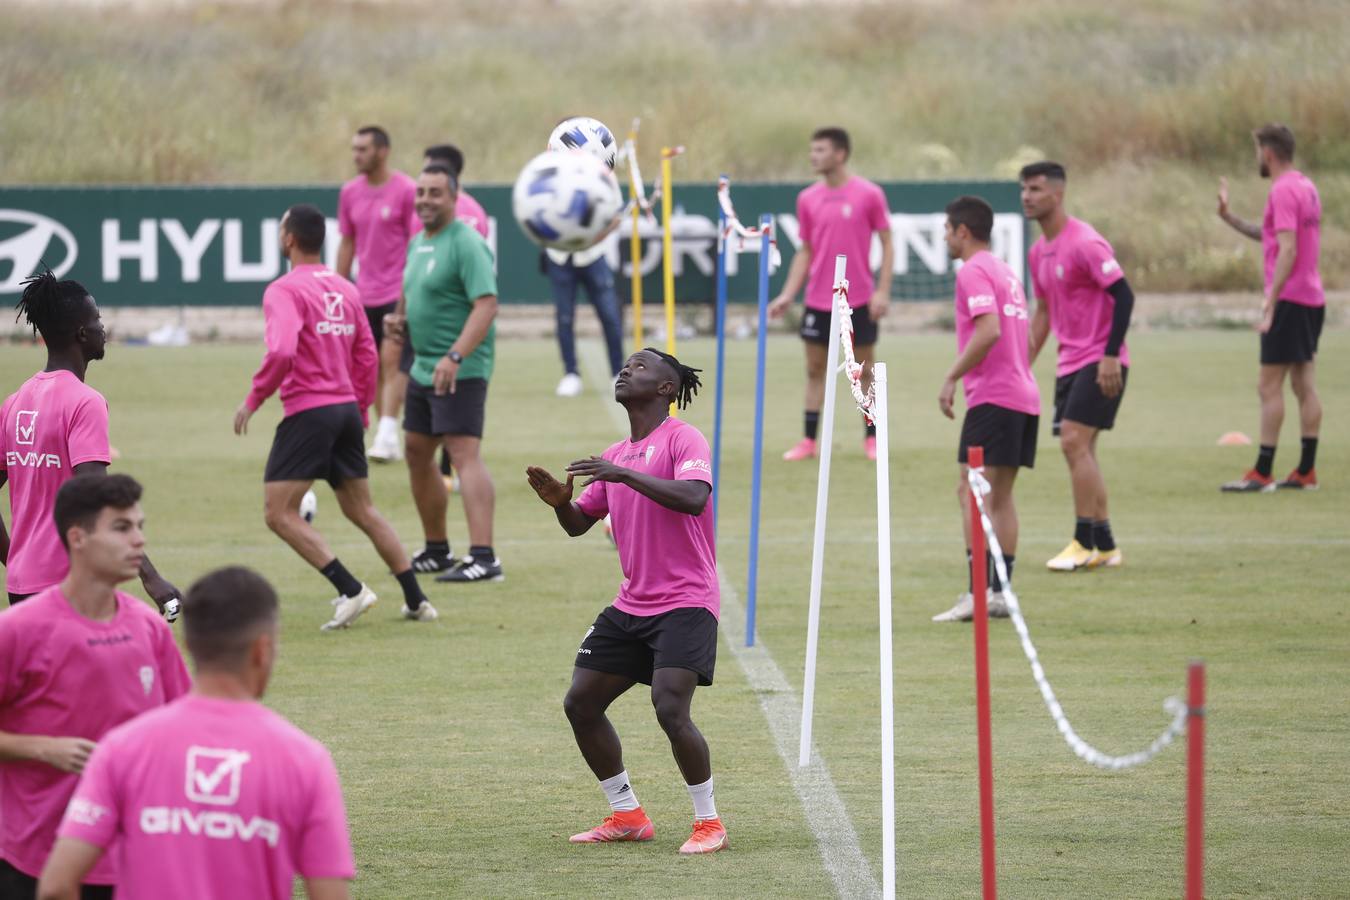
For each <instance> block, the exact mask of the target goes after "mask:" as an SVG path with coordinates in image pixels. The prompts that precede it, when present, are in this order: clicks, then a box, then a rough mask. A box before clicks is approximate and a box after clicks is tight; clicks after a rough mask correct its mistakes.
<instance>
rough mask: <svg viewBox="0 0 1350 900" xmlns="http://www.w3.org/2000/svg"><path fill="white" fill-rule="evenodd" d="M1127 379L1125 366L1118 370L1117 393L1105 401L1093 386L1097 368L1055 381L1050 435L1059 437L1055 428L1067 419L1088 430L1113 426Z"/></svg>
mask: <svg viewBox="0 0 1350 900" xmlns="http://www.w3.org/2000/svg"><path fill="white" fill-rule="evenodd" d="M1129 379H1130V368H1129V366H1121V367H1120V393H1119V394H1116V395H1115V396H1114V397H1107V396H1106V395H1105V394H1103V393H1102V389H1101V388H1100V387H1098V386H1097V364H1096V363H1092V364H1091V365H1086V366H1083V368H1081V369H1079V370H1078V371H1077V372H1070V373H1069V374H1068V375H1061V376H1060V377H1058V378H1056V379H1055V421H1054V422H1053V423H1052V425H1051V428H1050V431H1051V433H1052V434H1054V435H1055V436H1056V437H1058V436H1059V427H1060V425H1061V424H1062V423H1063V422H1064V420H1065V419H1068V420H1070V421H1072V422H1077V423H1078V424H1080V425H1087V426H1088V427H1089V428H1100V429H1102V430H1103V431H1109V430H1110V429H1111V428H1112V427H1113V426H1114V425H1115V424H1116V412H1117V410H1119V409H1120V401H1121V400H1122V399H1123V398H1124V397H1125V385H1126V384H1127V383H1128V382H1129Z"/></svg>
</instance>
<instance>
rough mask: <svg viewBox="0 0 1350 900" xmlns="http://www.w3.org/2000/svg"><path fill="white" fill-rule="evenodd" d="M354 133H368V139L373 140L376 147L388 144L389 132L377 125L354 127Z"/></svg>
mask: <svg viewBox="0 0 1350 900" xmlns="http://www.w3.org/2000/svg"><path fill="white" fill-rule="evenodd" d="M356 133H357V134H368V135H370V139H371V140H372V141H374V142H375V146H376V147H388V146H389V132H387V131H385V130H384V129H383V128H381V127H380V126H378V125H363V126H361V127H360V128H358V129H356Z"/></svg>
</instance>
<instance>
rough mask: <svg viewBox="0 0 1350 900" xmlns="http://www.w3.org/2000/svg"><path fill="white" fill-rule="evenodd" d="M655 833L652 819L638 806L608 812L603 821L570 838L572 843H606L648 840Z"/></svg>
mask: <svg viewBox="0 0 1350 900" xmlns="http://www.w3.org/2000/svg"><path fill="white" fill-rule="evenodd" d="M655 835H656V829H655V828H654V827H653V826H652V820H651V819H649V818H647V814H646V813H645V812H643V811H642V807H640V806H639V807H638V808H637V809H634V810H626V811H624V812H616V813H610V814H609V815H608V816H606V817H605V821H603V822H601V823H600V824H599V825H597V826H595V827H594V828H592V829H591V830H590V831H583V832H581V833H580V834H574V835H572V837H571V838H570V840H571V842H572V843H574V844H608V843H612V842H614V841H650V840H651V839H652V838H653V837H654V836H655Z"/></svg>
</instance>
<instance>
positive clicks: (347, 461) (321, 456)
mask: <svg viewBox="0 0 1350 900" xmlns="http://www.w3.org/2000/svg"><path fill="white" fill-rule="evenodd" d="M365 433H366V430H365V427H364V426H363V425H362V424H361V412H360V410H359V409H357V406H356V404H355V403H354V402H353V403H336V404H333V405H331V406H316V407H315V408H314V409H307V410H305V411H304V412H298V413H296V414H295V415H293V416H287V417H286V418H284V419H282V420H281V424H279V425H278V426H277V433H276V437H274V438H273V439H272V452H271V453H269V454H268V455H267V469H266V471H265V472H264V473H263V481H316V480H318V479H320V478H322V479H323V480H325V481H327V482H328V483H329V484H331V485H332V486H333V487H337V486H338V485H339V484H341V483H342V482H344V481H346V480H347V479H349V478H365V477H366V476H367V475H368V474H369V471H368V469H367V467H366V444H365Z"/></svg>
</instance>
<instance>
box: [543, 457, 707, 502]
mask: <svg viewBox="0 0 1350 900" xmlns="http://www.w3.org/2000/svg"><path fill="white" fill-rule="evenodd" d="M567 474H568V476H569V477H570V476H575V475H580V476H582V477H583V478H585V479H587V480H586V481H584V482H582V487H585V486H586V485H588V484H590V483H591V482H593V481H609V482H612V483H614V484H623V485H627V486H628V487H630V488H632V489H633V490H635V491H637V492H638V493H639V494H642V495H643V496H644V497H646V498H648V499H649V500H654V501H656V502H657V503H659V504H661V505H662V506H664V507H665V508H666V509H673V510H675V512H680V513H685V514H687V515H691V516H697V515H699V514H700V513H702V512H703V508H704V507H705V506H706V505H707V504H708V497H709V496H711V495H712V485H710V484H708V483H707V482H706V481H677V480H674V479H668V478H653V477H652V476H650V475H644V474H642V473H640V472H634V471H633V470H632V469H625V468H624V467H623V466H620V465H616V464H614V463H612V462H610V461H609V460H607V459H602V458H600V457H598V456H592V457H590V458H589V459H579V460H577V461H576V462H574V463H572V464H571V465H569V466H568V467H567Z"/></svg>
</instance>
